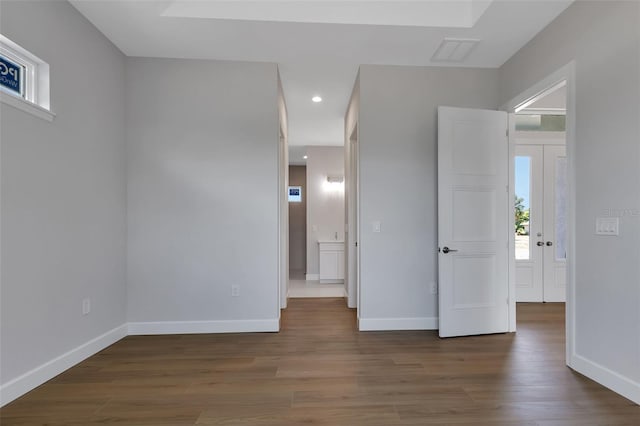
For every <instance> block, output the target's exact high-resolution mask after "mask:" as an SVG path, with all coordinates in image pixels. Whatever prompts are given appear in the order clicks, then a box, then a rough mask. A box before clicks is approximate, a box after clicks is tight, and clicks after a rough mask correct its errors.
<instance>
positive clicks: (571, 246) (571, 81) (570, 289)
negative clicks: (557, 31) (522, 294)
mask: <svg viewBox="0 0 640 426" xmlns="http://www.w3.org/2000/svg"><path fill="white" fill-rule="evenodd" d="M575 74H576V66H575V61H571V62H569V63H568V64H566V65H565V66H563V67H561V68H560V69H558V70H556V71H555V72H553V73H551V74H549V75H548V76H547V77H545V78H543V79H542V80H540V81H538V82H537V83H536V84H534V85H533V86H531V87H529V88H528V89H527V90H525V91H523V92H522V93H520V94H519V95H517V96H516V97H514V98H513V99H511V100H510V101H508V102H507V103H506V104H504V105H503V107H502V110H503V111H507V112H509V113H515V111H516V109H517V108H519V107H521V106H523V105H525V104H527V103H528V102H529V103H530V102H531V101H532V100H533V99H535V98H538V97H540V96H541V95H542V94H544V93H545V92H546V91H548V90H549V89H550V88H552V87H554V86H556V85H557V84H559V83H560V82H562V81H565V82H566V88H567V111H566V147H567V220H568V226H567V301H566V303H565V318H566V348H565V362H566V364H567V365H568V366H569V367H572V366H573V364H574V362H573V360H574V359H575V356H576V355H575V323H576V321H575V299H576V295H575V276H576V273H575V264H576V262H575V247H576V239H575V235H576V231H575V224H576V210H575V206H576V173H575V170H576V167H575V158H576V155H575V152H576V139H575V135H576V78H575ZM513 121H514V120H510V125H509V127H510V128H509V146H510V148H511V150H510V161H509V181H510V183H509V197H510V198H509V199H511V200H512V199H513V197H515V188H514V184H513V183H514V171H513V168H514V158H515V131H514V130H515V129H514V127H515V125H514V124H512V123H511V122H513ZM510 219H511V220H510V222H511V223H510V224H509V226H510V228H509V229H510V230H512V229H513V227H514V226H515V224H514V223H513V221H514V218H513V215H510ZM509 238H510V242H509V245H510V247H509V250H510V251H511V252H513V250H515V235H513V232H510V233H509ZM510 258H511V259H512V260H511V261H510V266H509V270H510V274H509V287H510V292H509V293H510V294H513V295H514V297H511V298H510V301H509V302H510V303H509V309H510V315H509V321H510V324H509V326H510V329H512V331H515V330H516V315H515V313H516V312H515V309H516V302H515V256H510ZM511 312H513V315H511Z"/></svg>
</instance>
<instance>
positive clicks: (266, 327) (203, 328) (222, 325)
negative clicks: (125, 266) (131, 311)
mask: <svg viewBox="0 0 640 426" xmlns="http://www.w3.org/2000/svg"><path fill="white" fill-rule="evenodd" d="M279 330H280V320H279V319H278V318H273V319H265V320H224V321H158V322H130V323H129V334H130V335H145V334H198V333H260V332H278V331H279Z"/></svg>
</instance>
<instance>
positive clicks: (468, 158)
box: [438, 107, 513, 337]
mask: <svg viewBox="0 0 640 426" xmlns="http://www.w3.org/2000/svg"><path fill="white" fill-rule="evenodd" d="M508 120H509V118H508V114H507V113H506V112H501V111H488V110H475V109H462V108H450V107H439V108H438V245H439V255H438V270H439V312H440V314H439V315H440V337H452V336H467V335H474V334H489V333H504V332H507V331H508V330H509V249H508V246H509V226H508V225H509V223H511V222H510V220H509V216H508V215H509V214H510V212H511V211H512V207H513V206H512V205H510V204H509V192H508V183H509V138H508V134H507V133H508V132H507V129H508Z"/></svg>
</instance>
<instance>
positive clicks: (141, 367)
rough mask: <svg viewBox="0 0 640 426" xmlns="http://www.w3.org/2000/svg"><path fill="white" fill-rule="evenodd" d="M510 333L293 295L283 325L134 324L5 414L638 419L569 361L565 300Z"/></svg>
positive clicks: (2, 415) (320, 421)
mask: <svg viewBox="0 0 640 426" xmlns="http://www.w3.org/2000/svg"><path fill="white" fill-rule="evenodd" d="M518 319H519V320H518V327H519V329H518V333H517V334H501V335H491V336H479V337H463V338H454V339H446V340H441V339H439V338H438V337H437V333H436V332H433V331H408V332H375V333H374V332H367V333H358V332H356V331H355V329H356V327H355V325H356V319H355V314H354V312H353V311H350V310H348V309H346V308H345V306H344V302H343V301H342V300H340V299H292V300H290V301H289V308H288V309H287V310H285V311H284V312H283V321H282V331H281V332H280V333H277V334H276V333H255V334H209V335H171V336H130V337H127V338H125V339H123V340H121V341H120V342H118V343H116V344H114V345H112V346H110V347H109V348H107V349H105V350H104V351H102V352H100V353H98V354H96V355H95V356H92V357H91V358H89V359H87V360H86V361H84V362H82V363H81V364H79V365H77V366H75V367H74V368H72V369H70V370H68V371H67V372H65V373H63V374H61V375H60V376H58V377H56V378H54V379H53V380H51V381H49V382H48V383H46V384H44V385H42V386H40V387H39V388H37V389H35V390H33V391H32V392H30V393H29V394H27V395H25V396H23V397H22V398H20V399H18V400H16V401H14V402H12V403H11V404H8V405H7V406H5V407H3V408H2V409H1V411H0V424H2V425H3V426H5V425H6V426H9V425H44V424H46V425H92V424H118V425H172V426H182V425H194V424H199V425H259V426H262V425H305V424H311V425H332V426H333V425H381V426H382V425H384V426H392V425H430V424H447V425H519V426H521V425H541V426H550V425H558V426H560V425H585V426H592V425H606V426H613V425H629V426H638V425H640V407H638V406H636V405H634V404H633V403H631V402H630V401H628V400H626V399H624V398H622V397H620V396H618V395H616V394H615V393H613V392H611V391H609V390H608V389H606V388H604V387H602V386H600V385H598V384H596V383H595V382H593V381H591V380H589V379H587V378H585V377H583V376H581V375H579V374H577V373H574V372H572V371H571V370H570V369H568V368H567V367H565V365H564V305H563V304H519V305H518Z"/></svg>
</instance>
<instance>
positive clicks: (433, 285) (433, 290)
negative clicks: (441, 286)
mask: <svg viewBox="0 0 640 426" xmlns="http://www.w3.org/2000/svg"><path fill="white" fill-rule="evenodd" d="M431 294H438V283H436V282H432V283H431Z"/></svg>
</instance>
